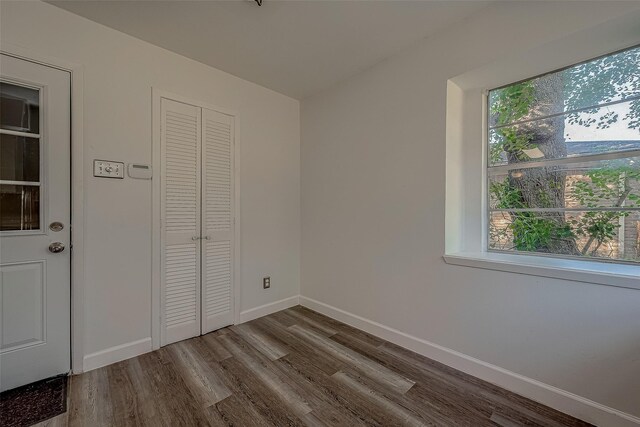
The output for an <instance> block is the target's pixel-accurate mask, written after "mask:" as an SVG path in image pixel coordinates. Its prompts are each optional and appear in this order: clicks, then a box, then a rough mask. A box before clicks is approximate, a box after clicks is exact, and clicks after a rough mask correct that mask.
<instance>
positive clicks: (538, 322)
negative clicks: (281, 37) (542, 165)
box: [301, 2, 640, 416]
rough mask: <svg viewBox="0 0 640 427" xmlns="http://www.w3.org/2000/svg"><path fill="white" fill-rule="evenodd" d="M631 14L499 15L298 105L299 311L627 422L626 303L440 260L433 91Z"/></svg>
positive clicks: (630, 395) (632, 371)
mask: <svg viewBox="0 0 640 427" xmlns="http://www.w3.org/2000/svg"><path fill="white" fill-rule="evenodd" d="M605 3H606V4H605ZM631 11H634V12H635V13H638V12H639V11H640V9H639V5H638V3H631V2H629V3H616V2H600V3H596V2H579V3H578V2H567V3H559V2H527V3H524V2H512V3H506V2H500V3H499V4H497V5H495V6H490V7H488V8H486V9H484V10H483V11H482V12H480V13H479V14H477V15H475V16H474V17H472V18H470V19H468V20H466V21H464V22H462V23H460V24H459V25H457V26H455V27H452V28H450V29H448V30H447V31H445V32H442V33H440V34H438V35H436V36H434V37H432V38H430V39H427V40H425V41H423V42H421V43H420V44H419V45H417V46H414V47H413V48H411V49H409V50H407V51H406V52H403V53H401V54H399V55H397V56H395V57H393V58H390V59H388V60H386V61H383V62H382V63H380V64H378V65H377V66H375V67H373V68H372V69H370V70H368V71H366V72H364V73H362V74H359V75H357V76H355V77H353V78H351V79H349V80H348V81H346V82H343V83H342V84H339V85H337V86H336V87H334V88H331V89H329V90H327V91H325V92H323V93H320V94H318V95H316V96H313V97H311V98H309V99H305V100H304V101H303V102H302V285H301V294H302V296H303V297H308V298H311V299H313V300H316V301H319V302H321V303H324V304H328V305H329V306H332V307H335V308H338V309H340V310H344V311H346V312H348V313H351V314H355V315H357V316H361V317H363V318H365V319H369V320H372V321H374V322H378V323H380V324H382V325H385V326H388V327H390V328H394V329H396V330H399V331H401V332H404V333H406V334H410V335H412V336H414V337H417V338H419V339H422V340H427V341H429V342H431V343H435V344H437V345H439V346H443V347H446V348H448V349H452V350H455V351H457V352H460V353H463V354H466V355H469V356H471V357H474V358H477V359H479V360H481V361H485V362H487V363H490V364H493V365H497V366H498V367H501V368H503V369H507V370H510V371H512V372H515V373H517V374H520V375H523V376H526V377H529V378H532V379H535V380H538V381H541V382H543V383H546V384H548V385H551V386H555V387H558V388H560V389H563V390H566V391H568V392H571V393H575V394H577V395H579V396H583V397H585V398H587V399H591V400H593V401H595V402H598V403H599V404H602V405H606V406H608V407H611V408H615V409H617V410H620V411H623V412H626V413H628V414H633V415H635V416H640V357H638V355H639V354H640V308H639V307H640V292H639V291H637V290H630V289H619V288H613V287H607V286H601V285H590V284H585V283H577V282H570V281H563V280H556V279H549V278H541V277H534V276H525V275H518V274H511V273H504V272H496V271H489V270H479V269H473V268H467V267H457V266H451V265H447V264H445V263H444V262H443V260H442V258H441V257H442V255H443V254H444V252H445V235H444V231H445V181H444V180H445V151H446V146H445V128H446V126H445V122H446V120H445V116H446V102H447V99H446V96H447V80H448V79H450V78H453V77H455V76H458V75H461V74H463V73H466V72H468V71H470V70H473V69H476V68H479V67H483V66H485V65H487V64H491V63H493V62H495V61H498V60H500V59H503V58H506V57H509V56H511V55H519V54H520V53H522V52H523V51H526V50H529V49H532V48H535V47H539V46H542V45H543V44H545V43H549V42H552V41H553V40H555V39H558V38H561V37H565V36H568V35H570V34H572V33H574V32H576V31H580V30H584V29H587V28H590V27H592V26H595V25H597V24H600V23H602V22H605V21H607V20H610V19H612V18H616V17H620V16H623V15H628V14H629V13H630V12H631ZM638 16H640V14H639V15H638ZM636 22H637V20H636ZM477 141H478V144H479V143H481V136H480V135H478V138H477Z"/></svg>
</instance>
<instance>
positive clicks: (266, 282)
mask: <svg viewBox="0 0 640 427" xmlns="http://www.w3.org/2000/svg"><path fill="white" fill-rule="evenodd" d="M270 287H271V277H263V278H262V288H263V289H269V288H270Z"/></svg>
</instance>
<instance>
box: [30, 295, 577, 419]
mask: <svg viewBox="0 0 640 427" xmlns="http://www.w3.org/2000/svg"><path fill="white" fill-rule="evenodd" d="M69 387H70V390H69V403H68V411H67V413H64V414H61V415H59V416H57V417H55V418H53V419H50V420H47V421H45V422H42V423H40V424H39V426H50V427H54V426H55V427H58V426H258V427H263V426H265V427H266V426H349V427H352V426H405V425H406V426H474V427H475V426H502V427H516V426H525V425H526V426H588V425H589V424H587V423H585V422H582V421H580V420H577V419H575V418H572V417H570V416H568V415H566V414H562V413H560V412H558V411H555V410H553V409H551V408H548V407H546V406H543V405H540V404H538V403H535V402H533V401H531V400H529V399H526V398H524V397H521V396H518V395H516V394H513V393H510V392H508V391H506V390H504V389H501V388H499V387H497V386H494V385H492V384H489V383H486V382H484V381H482V380H480V379H478V378H474V377H471V376H469V375H467V374H464V373H462V372H460V371H457V370H455V369H452V368H450V367H448V366H445V365H442V364H440V363H438V362H435V361H433V360H430V359H427V358H425V357H423V356H420V355H418V354H416V353H413V352H411V351H409V350H406V349H404V348H401V347H398V346H396V345H394V344H391V343H389V342H386V341H384V340H382V339H380V338H377V337H375V336H372V335H370V334H367V333H366V332H363V331H360V330H357V329H354V328H352V327H350V326H347V325H345V324H343V323H340V322H338V321H336V320H334V319H330V318H328V317H326V316H323V315H321V314H319V313H316V312H314V311H311V310H309V309H307V308H303V307H300V306H298V307H293V308H290V309H288V310H284V311H281V312H279V313H274V314H272V315H269V316H266V317H263V318H260V319H256V320H253V321H251V322H248V323H245V324H243V325H237V326H232V327H229V328H225V329H222V330H220V331H216V332H213V333H210V334H207V335H205V336H202V337H197V338H192V339H189V340H185V341H182V342H179V343H175V344H171V345H169V346H167V347H163V348H161V349H160V350H158V351H154V352H152V353H148V354H144V355H142V356H139V357H136V358H133V359H129V360H125V361H123V362H119V363H116V364H114V365H111V366H107V367H105V368H101V369H96V370H94V371H91V372H87V373H84V374H82V375H78V376H74V377H72V378H71V379H70V383H69Z"/></svg>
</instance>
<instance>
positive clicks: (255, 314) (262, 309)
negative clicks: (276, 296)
mask: <svg viewBox="0 0 640 427" xmlns="http://www.w3.org/2000/svg"><path fill="white" fill-rule="evenodd" d="M299 298H300V297H299V296H298V295H294V296H292V297H289V298H284V299H281V300H279V301H274V302H270V303H268V304H263V305H261V306H258V307H255V308H251V309H249V310H245V311H242V312H240V323H244V322H248V321H250V320H253V319H257V318H259V317H263V316H267V315H269V314H271V313H275V312H277V311H281V310H286V309H287V308H290V307H295V306H296V305H298V304H299Z"/></svg>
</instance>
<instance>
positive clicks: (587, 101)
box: [487, 47, 640, 262]
mask: <svg viewBox="0 0 640 427" xmlns="http://www.w3.org/2000/svg"><path fill="white" fill-rule="evenodd" d="M487 111H488V114H487V121H488V137H487V140H488V149H487V152H488V156H489V158H488V163H487V164H488V170H487V180H488V182H487V189H488V195H487V198H488V209H489V212H488V221H487V222H488V225H487V226H488V239H487V241H488V249H489V251H506V252H512V253H537V254H546V255H551V256H561V257H577V258H589V259H597V260H606V261H618V262H623V261H627V262H640V47H635V48H632V49H628V50H625V51H622V52H618V53H614V54H611V55H608V56H604V57H601V58H597V59H594V60H592V61H588V62H585V63H581V64H578V65H574V66H571V67H568V68H565V69H562V70H559V71H555V72H552V73H549V74H545V75H542V76H539V77H535V78H532V79H529V80H525V81H522V82H519V83H514V84H511V85H508V86H504V87H500V88H497V89H493V90H491V91H489V96H488V110H487Z"/></svg>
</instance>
